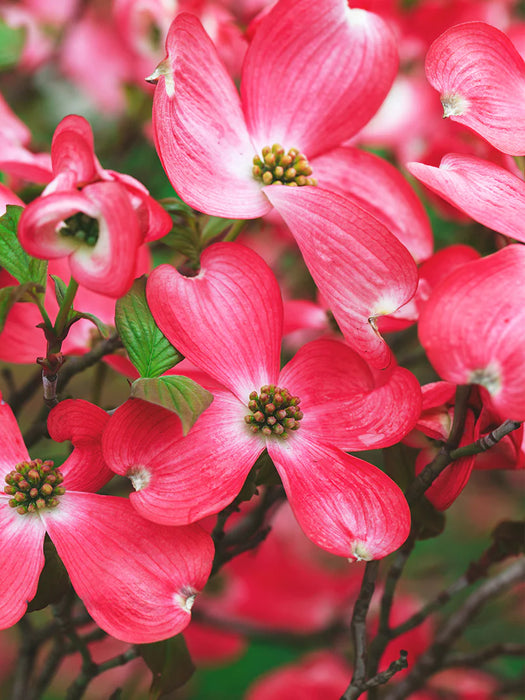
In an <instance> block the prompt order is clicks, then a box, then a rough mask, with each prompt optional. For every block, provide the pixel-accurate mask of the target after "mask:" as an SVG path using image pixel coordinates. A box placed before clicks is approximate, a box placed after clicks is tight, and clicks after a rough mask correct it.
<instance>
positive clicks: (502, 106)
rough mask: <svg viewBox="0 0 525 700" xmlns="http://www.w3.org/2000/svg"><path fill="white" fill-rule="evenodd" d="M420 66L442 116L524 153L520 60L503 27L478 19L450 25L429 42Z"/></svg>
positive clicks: (524, 90)
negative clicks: (438, 98) (438, 101)
mask: <svg viewBox="0 0 525 700" xmlns="http://www.w3.org/2000/svg"><path fill="white" fill-rule="evenodd" d="M425 70H426V74H427V78H428V80H429V82H430V83H431V85H432V86H433V87H434V88H435V89H436V90H438V92H439V93H440V95H441V102H442V103H443V108H444V116H445V117H450V118H451V119H452V120H453V121H457V122H459V123H460V124H465V126H468V127H470V128H471V129H473V130H474V131H476V132H477V133H478V134H480V135H481V136H483V138H485V139H487V141H489V143H491V144H492V145H493V146H495V147H496V148H497V149H499V150H500V151H503V152H504V153H509V154H510V155H521V154H523V153H525V114H524V111H523V99H524V96H525V64H524V62H523V59H522V58H521V56H520V55H519V53H518V52H517V51H516V49H515V48H514V45H513V44H512V42H511V41H510V39H509V38H508V37H507V36H505V34H503V32H501V31H499V29H496V28H495V27H492V26H490V25H488V24H484V23H483V22H467V23H465V24H460V25H457V26H455V27H451V28H450V29H448V30H447V31H446V32H444V33H443V34H442V35H441V36H440V37H438V39H436V41H435V42H434V43H433V44H432V46H431V47H430V50H429V52H428V54H427V58H426V62H425Z"/></svg>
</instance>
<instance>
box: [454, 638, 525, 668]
mask: <svg viewBox="0 0 525 700" xmlns="http://www.w3.org/2000/svg"><path fill="white" fill-rule="evenodd" d="M498 656H525V644H510V643H506V644H503V643H502V644H492V645H491V646H489V647H485V649H479V650H478V651H473V652H471V653H460V652H457V653H455V654H448V655H447V656H445V658H444V659H443V666H444V667H449V668H450V667H451V666H482V665H483V664H484V663H486V662H487V661H491V660H492V659H495V658H496V657H498Z"/></svg>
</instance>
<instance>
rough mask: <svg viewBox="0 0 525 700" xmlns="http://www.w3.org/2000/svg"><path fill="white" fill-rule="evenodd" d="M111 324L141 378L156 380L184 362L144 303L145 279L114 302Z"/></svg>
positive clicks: (145, 301)
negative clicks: (112, 323)
mask: <svg viewBox="0 0 525 700" xmlns="http://www.w3.org/2000/svg"><path fill="white" fill-rule="evenodd" d="M115 324H116V326H117V330H118V332H119V335H120V337H121V338H122V342H123V343H124V347H125V348H126V350H127V352H128V355H129V359H130V360H131V362H132V363H133V364H134V365H135V367H136V368H137V370H138V373H139V374H140V376H141V377H158V376H159V375H161V374H162V373H163V372H165V371H166V370H168V369H170V368H171V367H173V366H174V365H176V364H177V363H178V362H180V361H181V360H183V359H184V358H183V356H182V355H181V354H180V352H178V351H177V350H176V349H175V348H174V347H173V345H172V344H171V343H170V342H169V340H168V339H167V338H166V336H165V335H164V334H163V333H162V331H161V330H160V328H159V327H158V326H157V324H156V323H155V319H154V318H153V316H152V314H151V311H150V310H149V306H148V302H147V300H146V278H145V277H141V278H140V279H138V280H135V283H134V284H133V287H132V288H131V289H130V291H129V292H128V293H127V294H126V295H125V296H123V297H122V298H121V299H119V300H118V301H117V306H116V309H115Z"/></svg>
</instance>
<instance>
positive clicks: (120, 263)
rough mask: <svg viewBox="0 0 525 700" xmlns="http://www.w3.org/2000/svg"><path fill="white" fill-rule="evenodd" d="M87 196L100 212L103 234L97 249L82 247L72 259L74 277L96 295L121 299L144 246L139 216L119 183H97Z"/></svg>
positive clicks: (133, 273)
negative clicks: (141, 245)
mask: <svg viewBox="0 0 525 700" xmlns="http://www.w3.org/2000/svg"><path fill="white" fill-rule="evenodd" d="M83 193H85V195H86V197H87V198H88V199H89V200H91V201H92V202H93V203H94V206H95V207H96V208H97V209H98V211H99V215H98V217H97V218H98V222H99V234H98V241H97V243H96V245H95V246H93V247H89V246H86V245H81V246H79V247H78V248H77V249H76V250H75V251H74V252H73V254H72V255H71V257H70V261H69V264H70V267H71V274H72V275H73V277H74V278H75V279H76V280H77V281H78V282H80V284H83V285H85V286H86V287H88V288H89V289H91V290H92V291H94V292H100V294H105V295H107V296H110V297H120V296H122V295H123V294H125V293H126V292H127V291H128V289H129V288H130V287H131V284H132V282H133V279H134V277H135V267H136V263H137V254H138V248H139V246H140V244H141V243H142V236H141V233H140V228H139V223H138V219H137V216H136V215H135V212H134V210H133V207H132V205H131V201H130V198H129V195H128V193H127V192H126V189H125V188H124V187H123V186H122V185H120V184H118V183H116V182H97V183H95V184H94V185H87V186H86V187H84V190H83Z"/></svg>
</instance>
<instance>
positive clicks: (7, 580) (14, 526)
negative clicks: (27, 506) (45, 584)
mask: <svg viewBox="0 0 525 700" xmlns="http://www.w3.org/2000/svg"><path fill="white" fill-rule="evenodd" d="M8 500H9V498H8V496H5V495H2V496H0V591H1V592H2V595H0V629H6V627H11V625H14V624H15V622H18V620H19V619H20V618H21V617H22V615H23V614H24V613H25V611H26V609H27V603H28V601H30V600H31V599H32V598H34V597H35V594H36V590H37V587H38V579H39V577H40V572H41V571H42V569H43V568H44V546H43V545H44V536H45V534H46V530H45V527H44V524H43V523H42V521H41V520H40V518H39V517H38V515H35V516H32V515H20V514H19V513H17V512H16V510H15V509H14V508H10V507H9V505H8Z"/></svg>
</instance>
